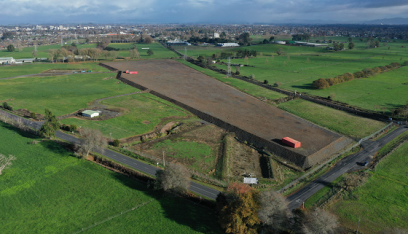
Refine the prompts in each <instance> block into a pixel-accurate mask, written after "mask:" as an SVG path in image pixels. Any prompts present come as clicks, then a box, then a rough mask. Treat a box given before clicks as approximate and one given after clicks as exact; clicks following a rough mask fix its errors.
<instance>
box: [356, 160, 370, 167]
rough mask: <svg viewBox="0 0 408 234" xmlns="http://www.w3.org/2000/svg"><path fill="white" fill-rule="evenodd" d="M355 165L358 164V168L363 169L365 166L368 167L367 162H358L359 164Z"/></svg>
mask: <svg viewBox="0 0 408 234" xmlns="http://www.w3.org/2000/svg"><path fill="white" fill-rule="evenodd" d="M357 164H358V165H360V166H363V167H365V166H367V165H368V161H364V162H359V163H357Z"/></svg>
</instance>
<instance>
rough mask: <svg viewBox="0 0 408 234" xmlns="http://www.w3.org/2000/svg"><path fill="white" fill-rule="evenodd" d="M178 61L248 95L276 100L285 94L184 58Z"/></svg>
mask: <svg viewBox="0 0 408 234" xmlns="http://www.w3.org/2000/svg"><path fill="white" fill-rule="evenodd" d="M178 61H179V62H181V63H182V64H184V65H186V66H189V67H191V68H193V69H195V70H197V71H199V72H202V73H204V74H206V75H208V76H210V77H214V78H215V79H217V80H219V81H221V82H224V83H226V84H228V85H230V86H232V87H234V88H236V89H238V90H240V91H242V92H244V93H247V94H249V95H252V96H254V97H256V98H266V99H268V100H276V99H278V98H283V97H286V95H284V94H281V93H278V92H274V91H272V90H268V89H265V88H262V87H259V86H257V85H254V84H251V83H248V82H245V81H242V80H238V79H233V78H227V77H226V75H222V74H220V73H218V72H215V71H212V70H209V69H205V68H202V67H199V66H196V65H194V64H191V63H189V62H186V61H185V60H181V59H180V60H178Z"/></svg>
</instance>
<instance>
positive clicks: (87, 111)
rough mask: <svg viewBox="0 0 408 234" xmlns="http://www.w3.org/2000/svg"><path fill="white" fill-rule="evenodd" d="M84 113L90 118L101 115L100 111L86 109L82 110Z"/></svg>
mask: <svg viewBox="0 0 408 234" xmlns="http://www.w3.org/2000/svg"><path fill="white" fill-rule="evenodd" d="M82 115H83V116H85V117H88V118H93V117H96V116H99V111H93V110H85V111H82Z"/></svg>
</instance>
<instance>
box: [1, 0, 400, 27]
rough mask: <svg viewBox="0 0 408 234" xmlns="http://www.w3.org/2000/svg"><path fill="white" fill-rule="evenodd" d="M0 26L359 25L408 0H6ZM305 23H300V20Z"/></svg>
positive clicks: (393, 13)
mask: <svg viewBox="0 0 408 234" xmlns="http://www.w3.org/2000/svg"><path fill="white" fill-rule="evenodd" d="M0 4H1V6H3V7H2V13H1V15H0V24H1V25H6V24H46V23H87V22H92V23H102V24H103V23H107V24H109V23H269V24H274V23H285V22H288V23H302V21H303V22H305V23H308V22H310V23H313V22H321V23H325V22H327V23H359V22H365V21H371V20H376V19H383V18H396V17H403V18H404V17H407V16H408V0H388V1H384V0H360V1H355V0H343V1H335V0H317V1H316V0H289V1H282V0H280V1H279V0H224V1H215V0H175V1H163V0H145V1H143V0H130V1H127V0H116V1H107V0H99V1H91V0H72V1H69V2H64V1H52V0H32V1H27V0H14V1H12V2H10V1H7V2H6V1H5V0H0ZM298 21H299V22H298Z"/></svg>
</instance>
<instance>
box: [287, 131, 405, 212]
mask: <svg viewBox="0 0 408 234" xmlns="http://www.w3.org/2000/svg"><path fill="white" fill-rule="evenodd" d="M406 130H408V127H407V126H402V127H399V128H398V129H396V130H395V131H393V132H391V133H390V134H388V135H387V136H385V137H383V138H381V139H379V140H377V141H365V142H363V143H362V144H361V146H362V147H363V150H361V151H360V152H358V153H355V154H352V155H350V156H347V157H345V158H344V159H342V160H341V161H339V162H338V163H337V164H336V165H335V166H334V167H333V168H332V169H331V170H330V171H329V172H327V173H326V174H324V175H322V176H321V177H319V178H317V179H316V180H314V181H313V182H311V183H310V184H308V185H306V186H305V187H303V188H302V189H300V190H299V191H297V192H296V193H294V194H292V195H290V196H289V197H288V198H287V199H288V201H289V210H293V209H295V208H298V207H299V206H300V205H302V203H303V202H304V201H306V199H308V198H309V197H311V196H312V195H313V194H315V193H316V192H318V191H319V190H320V189H322V188H324V187H325V186H326V185H328V184H329V183H331V182H333V181H334V180H335V179H337V178H338V177H340V176H341V175H342V174H344V173H346V172H349V171H354V170H358V169H363V168H364V167H363V166H359V165H357V162H364V161H369V162H370V161H372V160H373V156H374V154H375V153H376V152H377V151H378V150H379V149H381V148H382V147H383V146H384V145H385V144H387V143H388V142H390V141H391V140H393V139H394V138H396V137H397V136H398V135H400V134H401V133H403V132H404V131H406Z"/></svg>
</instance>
